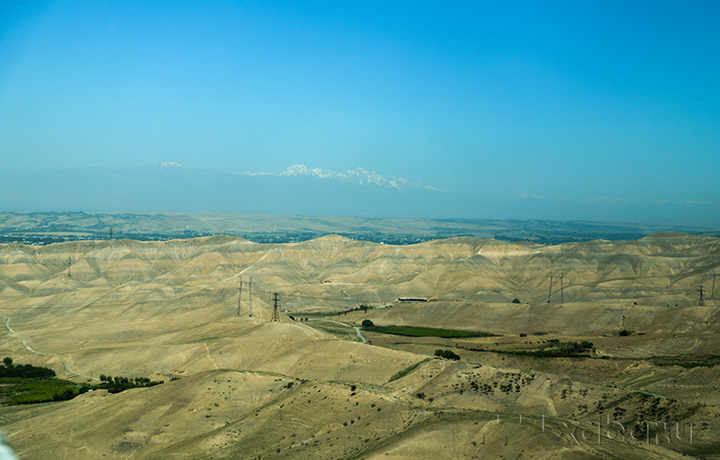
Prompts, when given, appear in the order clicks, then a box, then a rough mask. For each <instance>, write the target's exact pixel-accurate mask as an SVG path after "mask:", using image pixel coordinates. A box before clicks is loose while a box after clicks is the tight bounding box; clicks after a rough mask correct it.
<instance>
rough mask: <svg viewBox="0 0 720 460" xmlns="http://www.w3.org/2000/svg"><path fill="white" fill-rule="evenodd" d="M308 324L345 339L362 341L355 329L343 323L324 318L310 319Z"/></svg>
mask: <svg viewBox="0 0 720 460" xmlns="http://www.w3.org/2000/svg"><path fill="white" fill-rule="evenodd" d="M307 325H308V326H310V327H312V328H314V329H318V330H320V331H323V332H327V333H328V334H332V335H336V336H338V337H340V338H341V339H344V340H348V341H351V342H357V341H360V338H359V337H358V336H357V334H356V333H355V329H353V328H352V327H349V326H343V325H342V324H337V323H333V322H330V321H323V320H314V321H310V322H308V323H307Z"/></svg>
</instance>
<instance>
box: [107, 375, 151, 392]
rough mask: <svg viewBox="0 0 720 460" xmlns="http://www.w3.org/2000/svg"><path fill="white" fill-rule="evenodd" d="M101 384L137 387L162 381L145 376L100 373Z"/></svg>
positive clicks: (124, 387)
mask: <svg viewBox="0 0 720 460" xmlns="http://www.w3.org/2000/svg"><path fill="white" fill-rule="evenodd" d="M100 382H101V385H104V386H111V385H112V386H115V387H117V388H123V389H127V388H137V387H152V386H155V385H159V384H161V383H162V382H155V381H152V380H150V379H149V378H147V377H135V378H129V377H113V376H110V375H105V374H100Z"/></svg>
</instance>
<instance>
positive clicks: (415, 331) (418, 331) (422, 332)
mask: <svg viewBox="0 0 720 460" xmlns="http://www.w3.org/2000/svg"><path fill="white" fill-rule="evenodd" d="M363 329H364V330H366V331H368V332H379V333H381V334H393V335H402V336H405V337H440V338H443V339H454V338H461V337H492V336H493V335H494V334H490V333H489V332H481V331H461V330H457V329H440V328H434V327H417V326H372V327H365V328H363Z"/></svg>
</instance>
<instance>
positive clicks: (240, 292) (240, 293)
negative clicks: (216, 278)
mask: <svg viewBox="0 0 720 460" xmlns="http://www.w3.org/2000/svg"><path fill="white" fill-rule="evenodd" d="M238 291H239V293H238V316H240V302H242V278H240V286H238Z"/></svg>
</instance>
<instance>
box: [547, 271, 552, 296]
mask: <svg viewBox="0 0 720 460" xmlns="http://www.w3.org/2000/svg"><path fill="white" fill-rule="evenodd" d="M552 283H553V274H552V273H550V291H548V301H547V303H550V297H552Z"/></svg>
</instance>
